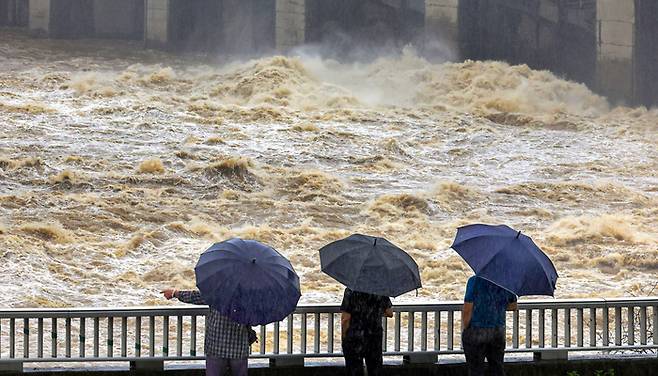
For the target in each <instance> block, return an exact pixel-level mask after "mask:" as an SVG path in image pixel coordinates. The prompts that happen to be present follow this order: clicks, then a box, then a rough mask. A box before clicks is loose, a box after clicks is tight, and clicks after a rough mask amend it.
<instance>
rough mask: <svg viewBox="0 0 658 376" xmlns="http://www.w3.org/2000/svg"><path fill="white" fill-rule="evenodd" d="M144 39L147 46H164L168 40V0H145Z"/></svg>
mask: <svg viewBox="0 0 658 376" xmlns="http://www.w3.org/2000/svg"><path fill="white" fill-rule="evenodd" d="M144 12H145V13H146V24H145V25H144V29H145V31H144V39H145V41H146V46H147V47H160V48H162V47H166V45H167V42H169V29H168V28H169V0H146V7H145V9H144Z"/></svg>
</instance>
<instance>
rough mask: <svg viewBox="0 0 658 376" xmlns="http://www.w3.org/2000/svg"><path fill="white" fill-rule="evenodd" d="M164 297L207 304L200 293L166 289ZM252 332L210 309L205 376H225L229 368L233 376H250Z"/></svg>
mask: <svg viewBox="0 0 658 376" xmlns="http://www.w3.org/2000/svg"><path fill="white" fill-rule="evenodd" d="M162 293H163V294H164V297H165V298H167V299H172V298H177V299H178V300H180V301H181V302H184V303H189V304H199V305H205V304H206V302H205V301H204V300H203V297H202V296H201V293H199V291H191V290H190V291H184V290H176V289H166V290H163V291H162ZM251 332H253V329H251V327H249V326H247V325H242V324H239V323H237V322H235V321H233V320H231V319H230V318H228V317H226V316H222V315H221V314H220V313H219V312H218V311H217V310H215V309H212V308H210V310H209V312H208V314H207V315H206V339H205V342H204V349H205V354H206V376H223V375H225V374H227V368H228V367H229V366H230V368H231V371H232V374H233V375H234V376H247V369H248V365H247V357H248V356H249V344H250V340H249V339H250V333H251ZM254 334H255V333H254Z"/></svg>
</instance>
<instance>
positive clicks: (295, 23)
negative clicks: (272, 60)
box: [274, 0, 306, 52]
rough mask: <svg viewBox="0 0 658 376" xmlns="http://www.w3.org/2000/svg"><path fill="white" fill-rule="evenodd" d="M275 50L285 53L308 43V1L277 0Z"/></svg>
mask: <svg viewBox="0 0 658 376" xmlns="http://www.w3.org/2000/svg"><path fill="white" fill-rule="evenodd" d="M274 13H275V15H274V19H275V21H274V38H275V42H274V43H275V49H276V50H277V51H281V52H285V51H287V50H290V49H291V48H293V47H296V46H299V45H302V44H304V42H306V0H276V5H275V9H274Z"/></svg>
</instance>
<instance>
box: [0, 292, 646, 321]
mask: <svg viewBox="0 0 658 376" xmlns="http://www.w3.org/2000/svg"><path fill="white" fill-rule="evenodd" d="M462 304H463V302H461V301H441V302H438V301H437V302H432V301H428V302H421V303H405V304H396V305H394V306H393V310H394V311H414V312H434V311H437V310H438V311H450V310H461V307H462ZM657 304H658V297H645V298H610V299H604V298H598V299H537V300H534V299H533V300H521V301H519V309H541V308H543V309H547V308H558V309H560V308H592V307H596V308H600V307H606V306H607V307H625V306H628V305H632V306H634V307H648V306H655V305H657ZM207 310H208V307H207V306H179V307H172V306H162V307H121V308H116V307H108V308H6V309H0V318H3V319H8V318H67V317H75V318H80V317H134V316H150V315H155V316H167V315H169V316H177V315H184V316H189V315H204V314H205V313H206V312H207ZM338 312H340V305H338V304H312V305H311V304H300V305H298V306H297V309H296V310H295V312H294V313H295V314H300V313H338Z"/></svg>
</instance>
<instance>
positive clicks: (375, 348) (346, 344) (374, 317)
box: [340, 289, 393, 376]
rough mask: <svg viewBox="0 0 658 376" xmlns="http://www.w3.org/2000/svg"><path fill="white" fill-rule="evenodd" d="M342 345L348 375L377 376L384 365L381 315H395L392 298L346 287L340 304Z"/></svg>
mask: <svg viewBox="0 0 658 376" xmlns="http://www.w3.org/2000/svg"><path fill="white" fill-rule="evenodd" d="M340 310H341V324H342V347H343V355H344V356H345V366H346V369H347V373H348V375H363V360H364V358H365V361H366V364H367V366H368V375H370V376H377V375H378V374H379V372H380V369H381V366H382V361H383V360H382V335H383V328H382V317H383V316H384V315H386V316H389V317H390V316H392V315H393V311H392V310H391V299H389V298H388V297H386V296H379V295H373V294H368V293H363V292H357V291H352V290H350V289H345V294H344V296H343V302H342V304H341V306H340Z"/></svg>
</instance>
